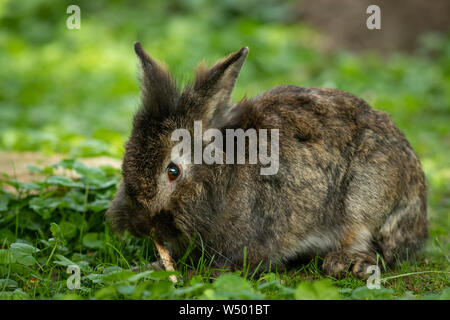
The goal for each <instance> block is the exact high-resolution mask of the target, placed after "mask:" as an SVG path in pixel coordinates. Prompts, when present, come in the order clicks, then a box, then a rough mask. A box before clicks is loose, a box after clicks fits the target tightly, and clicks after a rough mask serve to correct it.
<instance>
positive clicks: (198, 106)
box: [107, 43, 428, 277]
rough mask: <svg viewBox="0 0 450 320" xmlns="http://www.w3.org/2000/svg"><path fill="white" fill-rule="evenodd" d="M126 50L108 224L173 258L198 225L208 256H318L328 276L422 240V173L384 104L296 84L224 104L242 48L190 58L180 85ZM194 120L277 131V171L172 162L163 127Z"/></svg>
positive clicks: (271, 259)
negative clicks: (127, 80)
mask: <svg viewBox="0 0 450 320" xmlns="http://www.w3.org/2000/svg"><path fill="white" fill-rule="evenodd" d="M135 51H136V53H137V55H138V57H139V58H140V61H141V65H142V69H143V75H142V78H143V79H142V80H143V88H142V89H143V90H142V91H143V94H142V107H141V108H140V110H139V111H138V112H137V113H136V115H135V117H134V121H133V130H132V133H131V137H130V139H129V140H128V142H127V143H126V150H125V156H124V159H123V166H122V171H123V181H122V183H121V184H120V186H119V189H118V191H117V194H116V196H115V199H114V200H113V202H112V204H111V206H110V208H109V210H108V212H107V216H108V218H109V219H110V221H111V222H112V225H113V227H114V228H115V229H116V230H117V231H123V230H129V231H130V232H131V233H132V234H133V235H135V236H139V237H147V236H152V237H153V239H154V240H155V241H157V242H158V243H166V244H167V245H168V250H169V252H170V254H171V255H172V256H173V257H174V258H175V259H177V258H180V256H181V255H182V254H183V253H184V250H185V249H186V247H187V245H188V244H189V241H191V239H193V237H194V235H197V239H201V241H202V244H203V247H204V250H205V253H206V254H207V255H208V256H209V257H214V262H215V264H216V265H217V266H230V267H242V263H243V255H244V251H246V261H247V262H249V263H250V264H251V265H252V266H256V265H258V264H259V263H260V262H262V263H263V264H262V265H263V266H265V267H267V266H269V264H270V263H272V264H273V265H274V264H275V263H276V264H278V266H281V267H291V266H295V265H296V264H298V263H300V261H304V259H305V258H308V259H309V258H311V257H314V256H315V255H316V254H318V255H320V256H322V257H324V260H323V270H324V272H325V273H326V274H329V275H334V276H338V275H341V274H343V273H344V272H345V271H346V270H349V271H351V272H352V273H353V274H354V275H355V276H359V277H361V276H364V275H365V272H366V267H367V266H369V265H372V264H377V253H378V254H380V256H381V257H383V259H384V261H385V262H386V263H387V264H391V263H393V262H395V261H396V260H398V259H403V258H405V257H407V256H408V255H411V254H412V253H414V252H415V251H416V250H417V249H418V248H419V247H420V246H421V245H422V244H423V242H424V240H425V239H426V237H427V234H428V222H427V216H426V209H427V207H426V187H425V178H424V174H423V171H422V169H421V165H420V162H419V160H418V158H417V156H416V154H415V153H414V151H413V149H412V148H411V146H410V145H409V143H408V141H407V140H406V139H405V137H404V136H403V134H402V133H401V132H400V130H399V129H398V128H397V127H396V126H395V124H394V123H393V122H392V120H391V119H390V118H389V116H388V115H387V114H386V113H384V112H381V111H378V110H374V109H372V108H371V107H370V106H369V105H368V104H367V103H366V102H365V101H363V100H361V99H359V98H357V97H355V96H353V95H352V94H349V93H346V92H343V91H339V90H332V89H318V88H303V87H296V86H279V87H276V88H274V89H271V90H268V91H265V92H263V93H262V94H261V95H259V96H257V97H255V98H252V99H243V100H241V101H240V102H238V103H236V104H233V103H231V102H230V95H231V92H232V90H233V87H234V84H235V81H236V79H237V77H238V75H239V72H240V69H241V67H242V65H243V63H244V60H245V59H246V57H247V55H248V48H247V47H243V48H241V49H240V50H239V51H237V52H236V53H233V54H231V55H230V56H228V57H227V58H226V59H224V60H222V61H219V62H218V63H216V64H215V65H214V66H213V67H212V68H210V69H208V68H206V67H204V66H200V67H199V68H198V70H197V74H196V77H195V81H194V83H193V84H192V85H188V86H187V87H186V88H185V89H184V90H183V91H182V92H181V93H180V91H179V90H178V89H177V87H176V84H175V82H174V81H173V80H172V78H171V77H170V76H169V74H168V73H167V72H166V71H165V70H164V69H163V68H162V67H161V66H160V65H158V64H157V63H156V62H155V61H154V60H153V59H151V58H150V57H149V56H148V55H147V53H146V52H145V51H144V50H143V49H142V47H141V45H140V44H139V43H136V44H135ZM196 120H201V121H202V125H203V129H204V130H206V129H208V128H217V129H219V130H221V132H224V131H225V130H226V129H233V128H234V129H237V128H241V129H243V130H248V129H251V128H253V129H256V130H258V129H268V130H269V129H278V130H279V169H278V172H277V173H276V174H273V175H261V174H260V169H261V167H262V166H263V165H262V164H261V163H256V164H250V163H247V164H227V163H224V164H217V163H215V164H211V165H210V164H205V163H202V164H189V163H188V164H186V163H184V162H183V161H180V162H179V163H174V162H176V161H174V160H173V159H172V157H171V151H172V148H173V147H174V146H175V145H176V144H177V141H172V139H171V134H172V132H173V131H174V130H175V129H179V128H184V129H187V130H188V131H189V132H193V127H194V121H196ZM204 143H206V142H204ZM228 151H229V150H228V149H227V150H226V152H228ZM260 151H261V150H260ZM226 152H225V153H226ZM246 152H247V153H248V147H247V148H246ZM198 235H199V236H200V237H198ZM244 248H246V249H244Z"/></svg>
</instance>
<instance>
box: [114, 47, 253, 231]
mask: <svg viewBox="0 0 450 320" xmlns="http://www.w3.org/2000/svg"><path fill="white" fill-rule="evenodd" d="M135 51H136V54H137V56H138V57H139V59H140V63H141V67H142V105H141V107H140V109H139V110H138V111H137V113H136V115H135V116H134V120H133V129H132V133H131V136H130V138H129V140H128V142H127V143H126V146H125V155H124V159H123V165H122V173H123V180H122V182H121V185H120V186H119V190H118V192H117V194H116V196H115V198H114V200H113V202H112V204H111V206H110V208H109V210H108V212H107V216H108V218H109V220H110V221H111V222H112V224H113V227H114V228H115V229H116V230H117V231H123V230H129V231H130V232H131V233H132V234H133V235H135V236H141V237H144V236H149V235H151V234H153V232H154V231H157V232H158V233H160V234H164V236H165V237H167V236H170V235H171V234H176V233H177V232H178V230H177V227H175V224H174V223H173V220H174V215H176V219H177V225H178V226H180V225H183V223H186V224H188V223H190V222H189V221H188V220H183V213H185V212H186V211H189V210H190V208H191V209H192V208H194V207H199V206H202V202H204V201H206V200H205V199H206V198H207V195H206V194H207V193H208V192H212V191H211V190H207V187H205V184H204V183H203V182H205V181H209V182H212V181H214V179H215V175H217V174H218V171H217V168H216V170H214V168H213V167H214V166H209V167H208V166H205V165H194V164H191V163H193V161H191V159H186V158H185V157H183V156H180V157H178V158H177V157H173V156H172V149H173V147H174V146H175V145H176V144H177V143H178V142H177V141H172V138H171V137H172V133H173V132H174V131H175V130H176V129H185V130H188V131H189V132H190V133H191V136H192V137H193V136H194V135H193V131H194V121H198V120H201V122H202V125H203V129H204V130H205V129H207V128H218V129H221V128H223V127H224V126H225V125H230V123H232V122H233V118H234V117H235V113H236V111H234V110H233V108H232V106H231V104H230V96H231V93H232V90H233V87H234V84H235V82H236V79H237V77H238V74H239V71H240V69H241V67H242V64H243V62H244V60H245V58H246V57H247V54H248V48H247V47H243V48H241V49H240V50H239V51H237V52H235V53H233V54H231V55H229V56H228V57H227V58H225V59H224V60H222V61H219V62H218V63H216V64H215V65H214V66H213V67H212V68H206V67H205V66H203V65H200V66H199V68H198V70H197V74H196V77H195V80H194V82H193V83H192V84H190V85H187V86H186V87H185V88H184V90H183V91H182V92H180V91H179V89H178V88H177V86H176V83H175V81H174V80H173V79H172V78H171V76H170V75H169V73H168V72H167V71H166V70H165V69H164V68H163V67H162V66H161V65H159V64H158V63H157V62H155V61H154V60H153V59H152V58H151V57H150V56H149V55H148V54H147V53H146V52H145V51H144V50H143V48H142V46H141V45H140V44H139V43H136V44H135ZM219 171H220V168H219ZM205 206H206V207H208V205H203V207H202V208H204V209H205V210H207V208H205ZM197 210H200V209H197Z"/></svg>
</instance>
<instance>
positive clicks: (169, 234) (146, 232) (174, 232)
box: [128, 210, 181, 240]
mask: <svg viewBox="0 0 450 320" xmlns="http://www.w3.org/2000/svg"><path fill="white" fill-rule="evenodd" d="M128 230H129V231H130V233H131V234H132V235H133V236H135V237H138V238H145V237H155V238H158V239H163V240H169V239H171V238H175V237H177V236H178V235H179V234H180V233H181V232H180V230H178V228H177V227H176V226H175V222H174V215H173V213H172V212H171V211H166V210H163V211H160V212H158V213H156V214H151V215H141V216H139V217H131V220H130V222H129V228H128Z"/></svg>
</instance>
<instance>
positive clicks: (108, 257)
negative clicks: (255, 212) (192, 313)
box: [0, 159, 450, 299]
mask: <svg viewBox="0 0 450 320" xmlns="http://www.w3.org/2000/svg"><path fill="white" fill-rule="evenodd" d="M60 167H62V168H64V169H65V170H75V171H76V172H77V173H78V174H79V175H80V177H79V178H77V179H69V178H66V177H64V176H58V175H55V169H57V168H60ZM32 170H34V171H35V172H38V173H40V174H46V178H45V179H43V180H41V181H35V182H33V183H29V184H23V183H20V182H18V181H17V180H12V179H9V178H6V177H4V179H3V181H2V183H3V184H7V185H10V186H13V187H15V188H16V190H15V192H13V193H8V192H6V191H2V192H1V193H0V210H1V212H2V218H1V219H0V238H1V239H3V240H2V249H0V298H1V299H449V298H450V288H449V272H448V262H449V257H448V250H446V249H445V248H443V247H442V246H441V244H440V243H439V242H438V241H436V239H431V240H430V241H429V243H428V244H427V249H428V250H432V251H433V252H435V253H437V252H438V253H439V254H438V255H437V256H436V259H434V258H433V257H431V256H427V255H426V254H425V253H423V254H422V255H421V256H420V257H419V259H418V260H417V261H414V262H404V263H403V264H402V265H400V266H399V267H398V268H397V269H395V270H389V271H387V272H383V273H382V277H381V278H382V287H381V288H380V289H373V290H371V289H368V288H367V286H366V282H365V280H360V279H357V278H353V277H352V276H350V275H348V276H347V277H345V278H342V279H334V278H330V277H326V276H324V275H323V273H322V272H321V270H320V261H321V258H320V257H316V258H315V259H314V261H312V262H311V263H309V264H306V265H303V266H299V267H298V268H297V269H295V270H290V271H288V272H279V271H278V270H276V266H274V267H273V269H272V270H270V271H266V272H262V273H255V272H250V271H249V269H248V266H246V264H245V262H244V265H243V266H242V269H241V270H239V271H236V272H234V273H230V272H222V271H223V270H215V269H214V268H213V267H212V262H213V261H212V260H211V259H207V258H206V257H202V258H201V259H199V261H192V260H190V259H189V257H188V255H186V256H185V257H184V258H183V259H181V260H180V261H178V263H177V265H178V271H177V272H176V273H175V274H176V275H177V277H178V279H179V283H177V284H175V285H174V284H173V283H172V282H171V281H170V280H169V276H170V275H171V274H174V273H171V272H167V271H156V270H148V268H147V267H146V266H148V265H149V264H150V263H152V262H154V261H156V256H155V252H154V247H153V244H152V241H151V239H135V238H133V237H131V236H129V235H127V234H126V235H124V236H122V237H117V236H116V235H114V234H112V233H111V230H110V229H109V227H108V225H107V224H105V223H104V217H103V213H104V210H105V209H106V208H107V206H108V204H109V200H110V199H111V197H112V195H113V194H114V192H115V189H116V185H117V182H118V181H119V179H120V172H119V171H118V170H116V169H113V168H111V167H102V168H91V167H87V166H85V165H83V164H82V163H80V162H77V161H75V160H74V159H66V160H63V161H61V162H59V163H56V164H54V165H52V166H49V167H45V168H41V169H39V168H37V167H32ZM69 266H77V268H79V270H80V287H79V289H73V290H70V289H69V288H68V285H67V283H68V279H69V277H71V276H72V273H68V272H67V270H68V269H67V268H68V267H69ZM133 269H134V270H133ZM132 270H133V271H132ZM70 283H73V282H72V281H71V282H70Z"/></svg>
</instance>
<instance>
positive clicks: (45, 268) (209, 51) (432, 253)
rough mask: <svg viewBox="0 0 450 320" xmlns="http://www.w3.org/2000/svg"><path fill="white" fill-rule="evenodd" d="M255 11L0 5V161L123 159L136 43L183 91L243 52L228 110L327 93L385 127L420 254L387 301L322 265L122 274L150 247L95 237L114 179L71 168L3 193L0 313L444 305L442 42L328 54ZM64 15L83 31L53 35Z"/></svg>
mask: <svg viewBox="0 0 450 320" xmlns="http://www.w3.org/2000/svg"><path fill="white" fill-rule="evenodd" d="M266 2H267V3H268V4H267V5H265V6H257V5H256V4H255V3H256V2H254V1H249V2H245V3H246V4H245V5H244V4H243V2H242V1H234V0H228V1H223V2H222V1H221V2H220V4H219V3H218V2H213V1H210V0H196V1H187V0H177V1H173V2H172V4H170V5H169V4H168V2H167V1H163V0H155V1H148V2H145V3H142V4H139V5H133V6H127V5H125V4H124V3H122V2H120V1H114V2H112V3H111V2H107V1H101V0H99V1H95V2H93V1H87V0H86V1H76V2H73V1H58V2H54V1H50V0H36V1H32V2H25V1H12V0H6V1H0V42H1V43H2V50H0V119H1V120H2V121H0V149H1V150H13V151H25V150H36V151H40V152H43V153H45V154H51V153H55V152H57V153H63V154H67V155H68V156H69V157H81V156H95V155H109V156H113V157H118V158H120V157H121V156H122V154H123V143H124V141H125V140H126V139H127V137H128V135H129V132H130V127H131V119H132V115H133V113H134V112H135V110H136V108H137V106H138V104H139V84H138V81H137V73H138V72H137V70H138V65H137V59H136V57H135V55H134V52H133V48H132V44H133V42H134V41H137V40H138V41H141V43H142V44H143V46H144V47H145V48H146V50H147V51H148V52H149V53H150V54H151V55H152V56H153V57H154V58H156V59H159V60H163V61H165V62H167V64H168V65H169V66H170V67H171V70H172V71H173V73H174V74H175V75H176V76H177V78H179V79H181V82H182V83H186V81H188V80H189V79H191V76H190V75H191V74H192V71H193V69H194V68H195V65H196V64H197V62H198V61H200V60H202V59H206V60H207V61H208V62H209V63H213V62H214V61H215V60H217V59H219V58H221V57H223V56H225V55H227V54H228V53H230V52H232V51H235V50H237V49H238V48H240V47H241V46H243V45H247V46H249V48H250V54H249V57H248V59H247V61H246V63H245V65H244V67H243V69H242V73H241V76H240V78H239V80H238V82H237V87H236V90H235V92H234V94H233V99H234V100H238V99H240V98H242V97H243V96H244V94H247V95H248V96H254V95H257V94H259V93H260V92H262V91H264V90H267V89H269V88H272V87H274V86H276V85H280V84H295V85H299V86H317V87H328V88H338V89H342V90H346V91H349V92H351V93H353V94H355V95H357V96H360V97H361V98H363V99H365V100H367V101H368V102H369V103H370V104H371V105H372V106H373V107H375V108H377V109H380V110H384V111H386V112H388V113H389V114H390V115H391V117H392V118H393V120H394V122H395V123H396V124H397V125H398V126H399V128H400V129H401V130H402V131H403V132H404V133H405V135H406V137H407V138H408V140H409V141H410V143H411V145H412V146H413V148H414V149H415V150H416V151H417V153H418V155H419V157H420V159H421V162H422V164H423V168H424V171H425V174H426V178H427V182H428V212H429V219H430V239H429V241H428V242H427V244H426V246H425V248H424V250H423V252H422V253H421V256H420V257H419V259H418V260H417V261H416V262H408V263H404V264H403V265H401V266H400V267H398V268H397V269H395V270H389V271H387V272H383V274H382V277H383V278H384V279H386V280H385V282H383V284H382V285H383V287H384V289H383V290H369V289H367V288H366V287H365V282H364V281H362V280H358V279H355V278H352V277H346V278H344V279H341V280H336V279H326V277H325V276H324V275H323V274H322V273H321V271H320V268H319V266H320V258H317V259H316V260H315V261H313V262H311V263H310V264H307V265H305V266H303V267H299V268H298V269H297V270H291V271H289V272H283V273H280V272H277V271H276V270H272V272H270V273H267V272H266V273H263V274H262V275H253V274H251V273H249V272H248V270H247V268H246V267H245V266H243V268H242V272H241V273H240V274H239V273H238V274H227V273H225V274H223V275H221V273H220V272H217V271H215V270H211V267H210V262H211V261H209V260H208V259H206V258H205V259H203V260H201V261H200V262H198V263H197V262H195V263H194V262H191V261H190V260H186V261H185V263H184V264H183V263H180V264H179V272H181V273H180V274H179V275H178V277H179V278H180V280H181V281H180V284H177V285H176V286H174V285H173V284H171V283H170V282H169V281H168V280H167V279H168V274H167V273H166V272H160V271H154V272H150V271H142V272H143V273H142V272H141V273H137V272H134V273H131V272H129V268H130V266H131V267H134V266H136V265H139V266H142V265H147V264H148V263H150V262H152V261H154V260H155V259H156V257H155V253H154V251H153V244H152V242H151V240H150V239H146V240H137V239H134V238H132V237H130V236H125V237H124V238H120V239H119V238H117V237H116V236H115V235H113V234H112V233H111V231H110V230H109V228H108V226H107V225H106V224H105V222H104V215H103V213H104V211H105V209H106V208H107V207H108V205H109V201H110V199H111V198H112V196H113V194H114V192H115V188H116V184H117V182H118V181H119V178H120V173H119V172H117V171H116V170H113V169H111V168H103V169H98V168H97V169H96V168H87V167H85V166H83V165H80V164H76V163H74V162H73V161H64V162H62V163H60V164H59V165H60V166H63V167H67V168H70V167H74V169H75V170H77V171H78V172H79V173H80V175H81V176H82V178H81V179H80V180H76V181H73V180H70V179H67V178H63V177H58V176H56V177H55V176H54V174H55V172H54V171H53V169H52V168H51V167H49V168H43V169H42V168H41V169H39V168H36V167H34V168H32V169H33V170H35V171H38V172H42V173H44V174H46V175H47V179H46V180H45V181H40V182H39V181H38V182H35V183H31V184H23V183H20V182H18V181H14V180H11V179H12V178H11V177H3V179H2V180H3V182H2V183H3V184H9V185H13V186H15V187H16V188H17V192H18V193H17V194H16V193H15V194H9V193H6V192H5V191H2V190H0V245H1V249H0V292H1V293H0V297H1V298H14V299H20V298H31V299H33V298H36V299H50V298H75V297H82V298H98V299H102V298H105V299H110V298H152V299H153V298H157V299H166V298H172V299H183V298H240V299H244V298H267V299H294V298H324V297H325V298H331V297H336V298H343V299H347V298H350V299H365V298H368V299H369V298H383V299H397V298H408V299H416V298H417V299H428V298H429V299H431V298H433V299H437V298H445V299H449V269H448V267H449V252H450V241H449V231H450V215H449V212H450V183H449V181H450V130H449V124H450V37H449V35H448V34H447V35H440V36H439V35H433V34H430V35H427V36H424V37H423V38H422V45H421V48H420V49H419V51H418V52H417V53H416V54H415V55H406V54H403V53H393V54H391V55H388V56H385V57H382V56H380V55H378V54H376V53H365V54H360V55H355V54H352V53H349V52H346V51H334V52H324V51H323V50H322V49H321V44H322V35H320V34H319V33H317V32H316V31H315V30H312V29H311V28H309V27H308V26H307V25H304V24H302V23H299V22H293V21H290V20H289V19H287V18H286V17H288V13H289V11H290V10H291V9H290V7H289V2H287V3H286V4H285V5H280V4H279V1H275V0H270V1H269V0H268V1H266ZM74 3H77V4H78V5H80V7H81V12H82V27H81V29H80V30H68V29H66V27H65V20H66V18H67V15H66V14H65V10H66V8H67V6H68V5H69V4H74ZM283 3H284V2H283ZM0 189H1V188H0ZM71 263H74V264H77V265H79V266H80V268H81V275H82V279H81V286H82V289H81V290H75V291H70V290H68V289H67V286H66V279H67V278H68V277H69V274H67V273H66V268H67V265H68V264H71Z"/></svg>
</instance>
